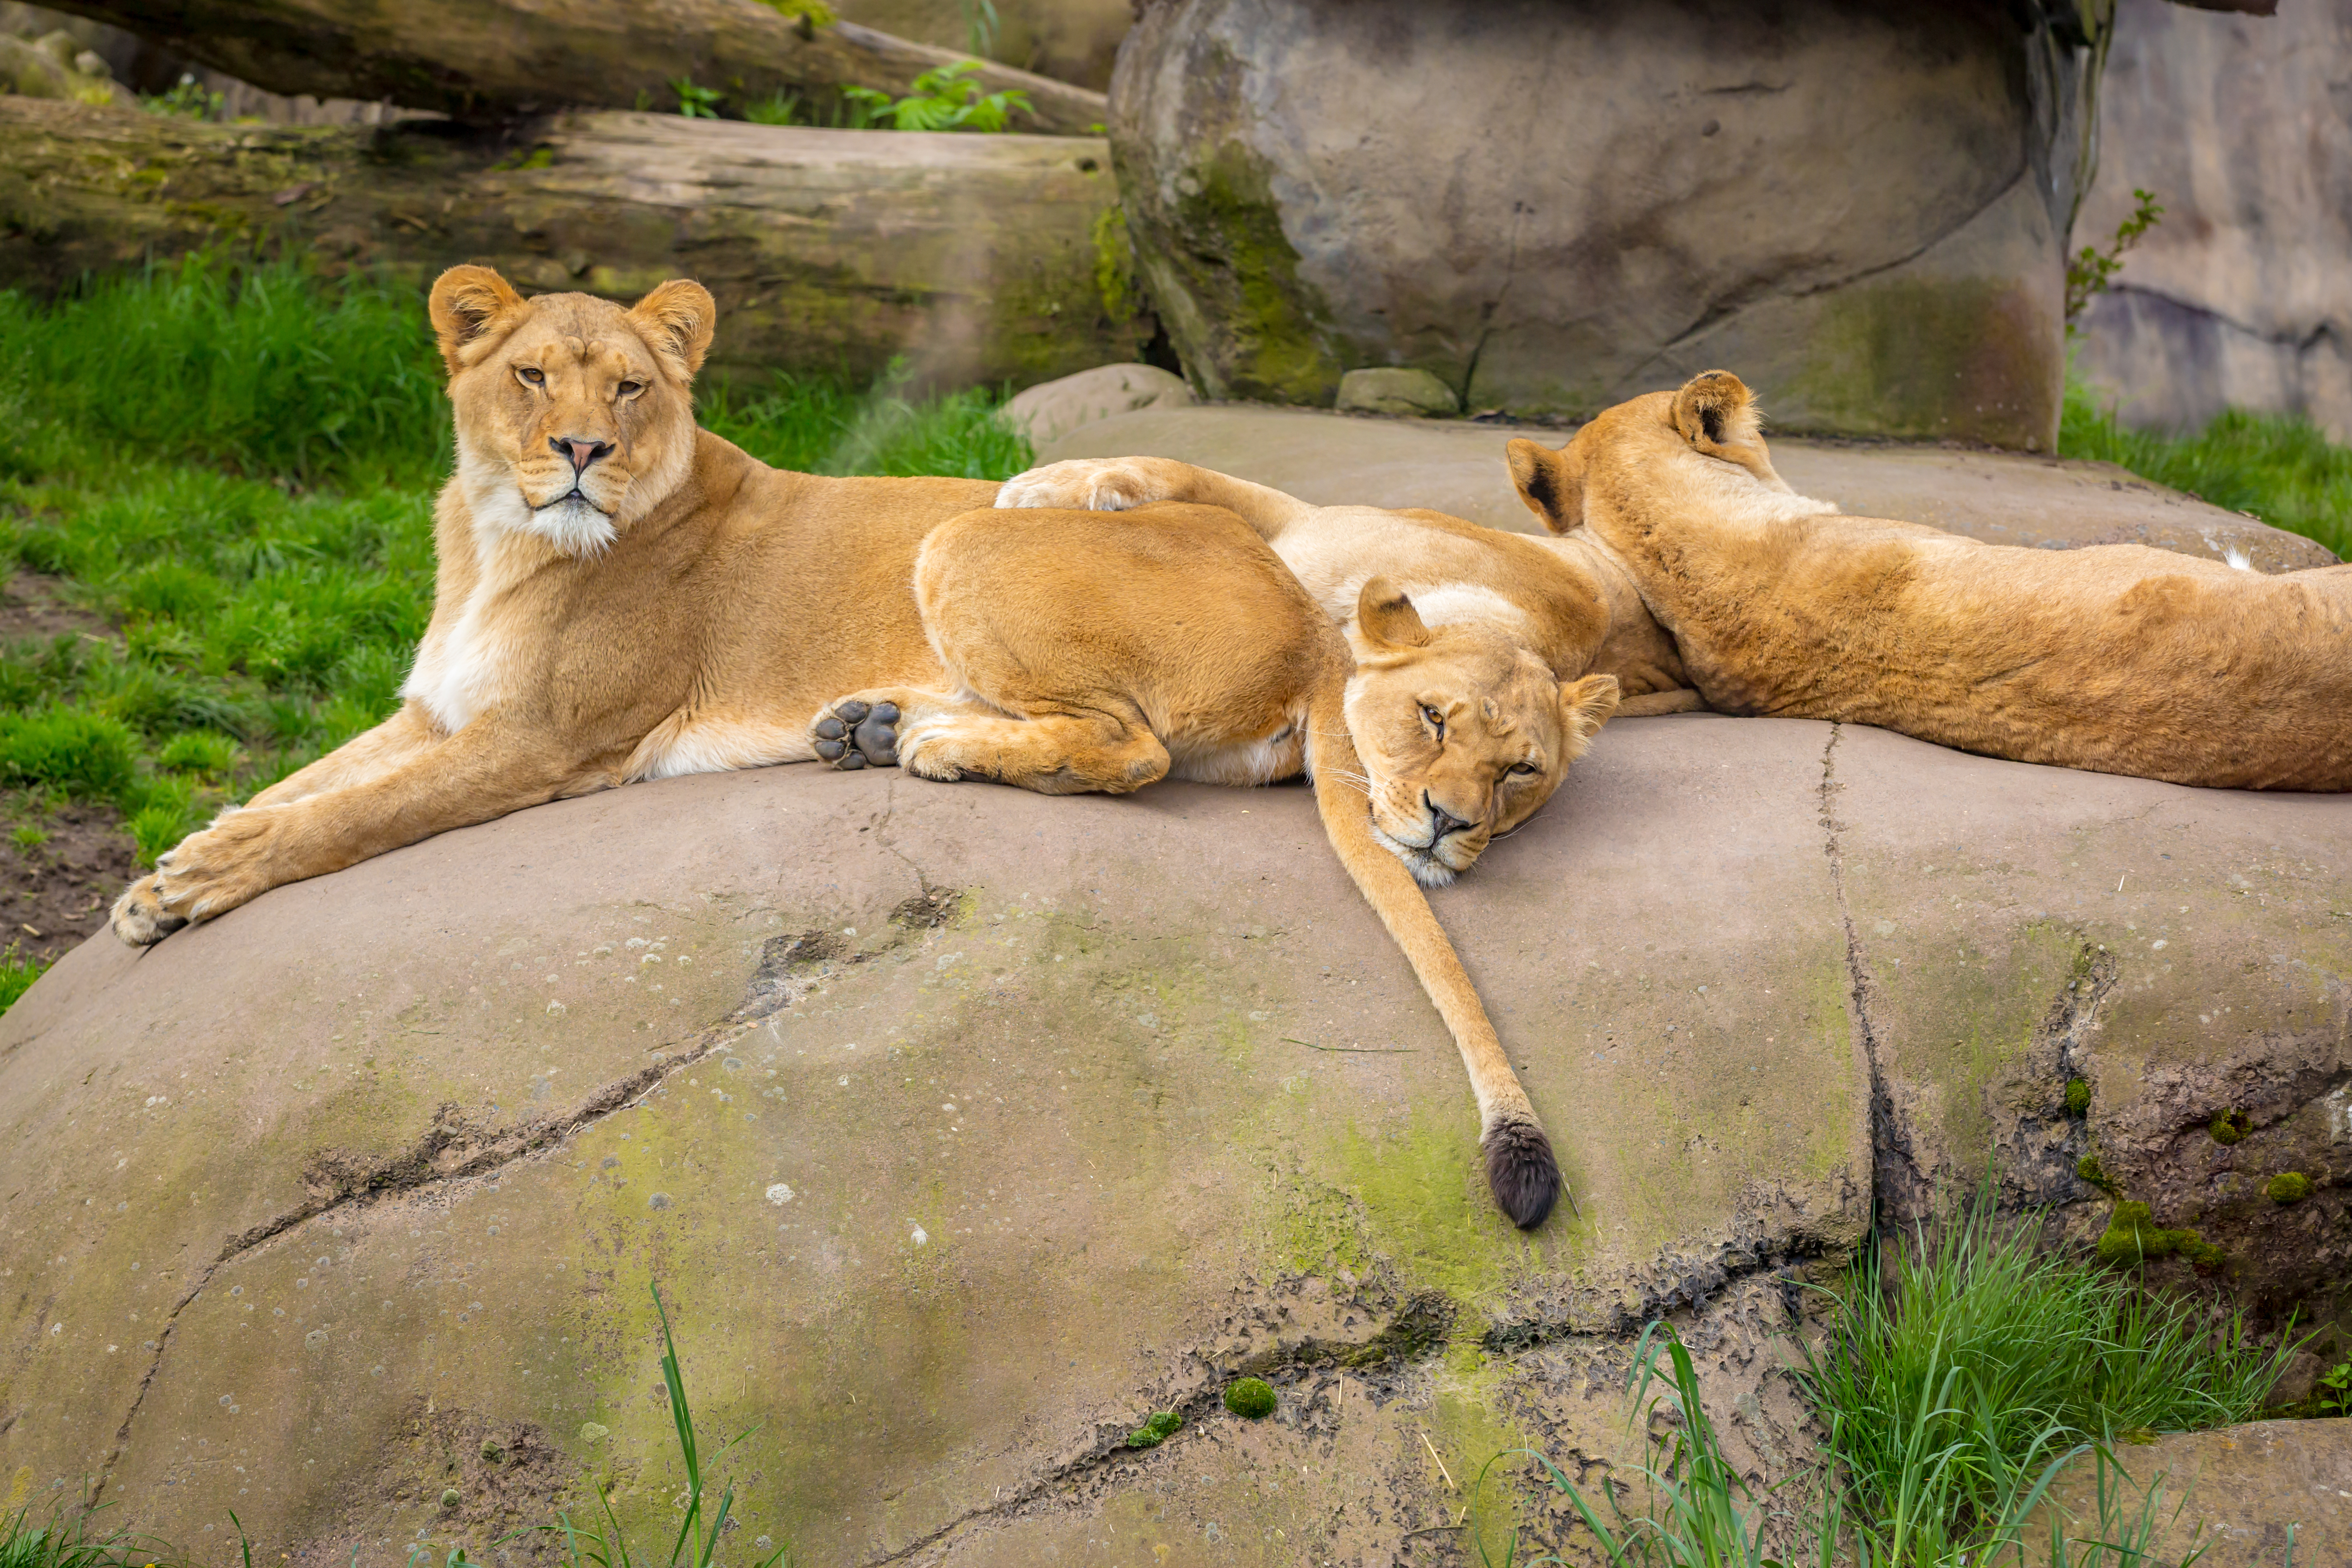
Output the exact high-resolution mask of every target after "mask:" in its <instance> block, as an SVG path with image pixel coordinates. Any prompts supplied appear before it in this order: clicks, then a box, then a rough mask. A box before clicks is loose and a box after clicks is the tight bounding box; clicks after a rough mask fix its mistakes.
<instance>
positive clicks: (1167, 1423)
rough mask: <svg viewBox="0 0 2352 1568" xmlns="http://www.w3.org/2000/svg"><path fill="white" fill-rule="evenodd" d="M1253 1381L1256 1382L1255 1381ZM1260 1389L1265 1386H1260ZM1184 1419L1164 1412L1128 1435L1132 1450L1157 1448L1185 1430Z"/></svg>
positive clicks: (1128, 1443)
mask: <svg viewBox="0 0 2352 1568" xmlns="http://www.w3.org/2000/svg"><path fill="white" fill-rule="evenodd" d="M1252 1381H1255V1380H1254V1379H1253V1380H1252ZM1258 1386H1259V1387H1260V1388H1264V1387H1265V1384H1262V1383H1261V1384H1258ZM1183 1426H1184V1418H1183V1417H1182V1416H1181V1415H1177V1414H1176V1412H1174V1411H1173V1410H1163V1411H1161V1412H1160V1414H1159V1415H1154V1416H1153V1417H1152V1418H1151V1419H1150V1420H1149V1421H1146V1422H1145V1423H1144V1424H1143V1425H1142V1426H1138V1427H1137V1428H1136V1429H1135V1430H1134V1431H1132V1432H1129V1434H1128V1435H1127V1446H1128V1447H1130V1448H1157V1447H1160V1444H1162V1443H1165V1442H1166V1441H1168V1439H1169V1438H1171V1437H1173V1436H1176V1434H1177V1433H1178V1432H1179V1431H1181V1430H1182V1429H1183Z"/></svg>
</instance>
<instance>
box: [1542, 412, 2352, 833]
mask: <svg viewBox="0 0 2352 1568" xmlns="http://www.w3.org/2000/svg"><path fill="white" fill-rule="evenodd" d="M1509 458H1510V464H1511V473H1512V476H1513V478H1514V479H1517V482H1518V487H1519V493H1520V496H1521V498H1522V499H1523V500H1526V502H1527V504H1528V507H1529V508H1530V509H1531V510H1533V511H1534V512H1535V514H1536V515H1537V516H1538V517H1539V518H1541V519H1542V520H1543V521H1544V523H1545V525H1546V526H1547V527H1549V528H1550V529H1551V530H1552V531H1554V532H1556V533H1563V534H1567V535H1569V537H1570V538H1571V539H1573V538H1577V537H1582V538H1585V539H1588V540H1590V541H1591V544H1592V546H1593V547H1594V548H1596V549H1598V550H1601V551H1602V552H1606V553H1608V554H1610V555H1612V556H1613V557H1614V558H1615V559H1616V560H1618V561H1619V562H1621V563H1622V564H1623V567H1624V569H1625V570H1626V571H1627V572H1629V573H1630V574H1632V577H1633V581H1634V582H1635V583H1636V584H1638V585H1639V586H1640V589H1641V594H1642V597H1643V601H1644V602H1645V603H1646V604H1647V605H1649V608H1650V611H1651V613H1652V614H1653V615H1654V616H1656V617H1657V619H1658V622H1659V624H1660V625H1662V626H1664V627H1665V628H1666V630H1668V631H1669V632H1671V633H1673V635H1674V637H1675V642H1676V644H1677V645H1678V646H1679V647H1680V649H1681V653H1682V660H1683V665H1684V668H1685V670H1686V671H1687V672H1688V675H1689V678H1690V681H1691V684H1692V685H1693V686H1694V687H1696V689H1698V690H1699V691H1700V692H1701V693H1702V694H1703V695H1704V696H1705V697H1706V702H1707V706H1709V707H1710V708H1714V709H1716V710H1718V711H1721V712H1726V713H1772V714H1780V715H1784V716H1787V717H1790V718H1803V719H1839V720H1845V721H1851V722H1853V723H1861V724H1876V725H1879V726H1882V727H1883V728H1885V729H1889V730H1895V731H1901V732H1902V733H1904V734H1906V735H1915V736H1917V737H1918V738H1919V739H1921V740H1924V741H1934V742H1938V743H1939V744H1942V745H1947V746H1954V747H1958V748H1959V749H1960V750H1962V751H1969V752H1983V753H1984V754H1986V755H1988V756H1995V757H2009V758H2013V759H2015V760H2017V761H2019V762H2028V763H2054V764H2056V765H2058V766H2061V767H2069V768H2084V769H2089V770H2092V771H2094V772H2097V773H2129V774H2134V775H2136V776H2138V777H2141V778H2152V779H2168V780H2170V781H2171V782H2172V783H2175V784H2209V785H2215V786H2220V787H2225V788H2237V789H2294V790H2341V789H2347V788H2352V566H2328V567H2319V568H2315V569H2313V570H2310V571H2305V572H2291V573H2285V574H2281V575H2278V576H2274V577H2273V576H2264V575H2263V574H2261V573H2257V572H2250V571H2246V570H2243V569H2241V568H2232V567H2231V566H2229V565H2226V564H2224V563H2221V562H2218V561H2205V560H2200V559H2198V558H2196V557H2194V556H2189V555H2181V554H2177V553H2175V552H2170V551H2165V550H2151V549H2149V548H2147V547H2146V546H2144V545H2137V544H2102V545H2093V546H2090V547H2088V548H2085V549H2081V550H2028V549H2021V548H2018V547H2015V546H2008V545H1997V544H1986V543H1982V542H1979V541H1977V540H1973V539H1964V538H1960V537H1958V536H1957V535H1954V534H1949V533H1945V532H1942V531H1938V530H1937V529H1933V528H1926V527H1922V526H1920V525H1918V524H1916V523H1909V522H1890V521H1885V519H1882V518H1864V517H1846V516H1843V515H1841V514H1840V513H1839V512H1838V510H1837V508H1836V507H1835V506H1834V505H1833V504H1832V503H1830V502H1827V501H1818V500H1808V499H1807V498H1805V497H1803V496H1801V495H1798V494H1797V493H1796V492H1795V491H1794V490H1792V489H1790V488H1789V486H1788V484H1787V483H1786V482H1784V481H1783V480H1782V479H1781V478H1780V475H1779V474H1778V473H1776V472H1775V471H1774V470H1773V468H1772V458H1771V455H1770V454H1769V452H1767V451H1766V449H1765V447H1764V438H1763V437H1762V435H1761V434H1760V422H1759V416H1758V411H1757V408H1756V403H1755V399H1754V398H1753V397H1751V396H1750V395H1749V394H1748V388H1747V387H1746V386H1744V385H1742V384H1740V381H1739V378H1738V376H1735V375H1732V374H1729V373H1727V372H1725V371H1708V372H1706V373H1705V374H1701V375H1697V376H1695V377H1693V378H1692V379H1691V380H1690V381H1689V382H1687V383H1685V384H1684V385H1683V387H1682V389H1681V390H1680V391H1677V392H1657V393H1652V394H1650V395H1648V396H1645V397H1637V398H1634V399H1633V401H1632V402H1630V403H1622V404H1620V405H1617V406H1616V407H1614V408H1611V409H1609V410H1607V411H1605V412H1604V413H1602V414H1601V416H1599V417H1597V418H1595V419H1594V420H1593V421H1592V422H1591V424H1589V425H1587V426H1584V427H1583V428H1582V429H1580V430H1579V431H1578V432H1577V433H1576V436H1575V438H1574V439H1572V440H1570V442H1569V443H1568V445H1567V446H1566V447H1562V448H1561V449H1560V450H1559V451H1557V452H1555V451H1551V450H1549V448H1547V447H1542V446H1539V445H1538V444H1537V443H1536V442H1533V441H1527V440H1518V441H1513V442H1512V443H1511V444H1510V448H1509Z"/></svg>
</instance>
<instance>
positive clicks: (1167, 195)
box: [1110, 0, 2108, 451]
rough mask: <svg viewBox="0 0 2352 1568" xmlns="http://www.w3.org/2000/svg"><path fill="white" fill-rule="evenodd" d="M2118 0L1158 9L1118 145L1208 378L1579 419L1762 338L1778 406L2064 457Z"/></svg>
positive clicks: (1142, 30) (1118, 119)
mask: <svg viewBox="0 0 2352 1568" xmlns="http://www.w3.org/2000/svg"><path fill="white" fill-rule="evenodd" d="M2107 8H2108V7H2107V6H2106V5H2105V3H2104V0H2086V3H2085V4H2084V5H2082V6H2080V7H2078V6H2076V5H2074V4H2071V3H2068V0H2058V3H2055V4H2046V5H2021V6H2011V7H1997V6H1980V7H1979V6H1931V7H1925V8H1920V7H1910V8H1906V7H1893V6H1871V5H1847V4H1839V3H1832V0H1803V3H1800V4H1794V5H1782V6H1780V7H1776V8H1775V9H1774V10H1773V11H1772V12H1771V13H1770V14H1769V16H1766V15H1764V14H1760V13H1759V12H1757V11H1756V10H1755V9H1754V7H1752V6H1744V5H1733V4H1728V3H1726V0H1659V3H1656V4H1652V5H1637V6H1603V5H1528V4H1524V3H1522V0H1470V3H1465V4H1455V5H1428V4H1425V3H1424V0H1360V3H1358V4H1354V5H1315V4H1311V3H1308V0H1155V3H1154V4H1152V5H1150V6H1149V7H1148V8H1147V9H1146V10H1145V11H1144V13H1143V15H1142V17H1141V19H1140V21H1139V23H1138V24H1137V26H1136V30H1135V31H1134V32H1133V33H1131V34H1130V35H1129V38H1128V41H1127V43H1126V45H1125V46H1124V47H1122V48H1121V50H1120V54H1119V64H1118V73H1117V75H1116V76H1115V77H1114V78H1113V80H1112V85H1111V120H1110V126H1111V140H1112V143H1113V146H1114V147H1115V149H1116V151H1117V153H1118V160H1119V175H1120V188H1121V191H1122V194H1123V196H1124V199H1125V204H1126V210H1127V216H1128V221H1129V226H1130V228H1131V230H1132V231H1133V235H1134V243H1135V247H1136V254H1137V260H1138V264H1139V269H1140V273H1141V276H1142V277H1143V278H1144V279H1146V281H1147V282H1148V284H1149V286H1150V290H1151V293H1152V296H1153V299H1154V300H1155V302H1156V304H1157V306H1158V308H1159V310H1160V313H1161V316H1162V319H1163V320H1164V321H1165V322H1166V324H1167V326H1168V329H1169V331H1170V332H1171V336H1172V338H1173V339H1174V342H1175V344H1176V347H1177V349H1178V351H1179V352H1180V353H1181V355H1182V357H1183V360H1184V363H1185V367H1186V370H1187V373H1188V374H1190V375H1191V376H1192V379H1193V381H1194V383H1195V384H1197V385H1198V386H1199V388H1200V389H1201V390H1202V393H1203V394H1204V395H1208V396H1212V397H1219V398H1224V397H1238V398H1256V399H1263V400H1266V401H1272V402H1280V403H1294V404H1309V405H1323V406H1328V405H1330V404H1331V402H1332V399H1333V397H1334V395H1335V394H1336V392H1337V390H1338V387H1339V380H1340V377H1341V376H1342V375H1343V374H1345V373H1346V372H1348V371H1350V370H1355V369H1359V368H1364V367H1372V366H1383V365H1402V366H1410V367H1413V368H1417V369H1421V370H1424V371H1427V372H1429V373H1431V374H1433V375H1434V376H1435V377H1436V378H1437V380H1439V381H1440V382H1442V383H1444V384H1445V385H1446V386H1447V387H1450V388H1452V389H1453V390H1454V394H1455V395H1456V396H1457V397H1458V398H1459V400H1460V406H1461V407H1462V408H1463V409H1464V410H1465V411H1467V412H1477V411H1480V410H1484V409H1493V408H1500V409H1505V410H1507V411H1509V412H1511V413H1514V414H1518V415H1523V416H1536V417H1543V416H1554V417H1585V416H1590V415H1591V414H1594V413H1596V412H1598V411H1599V410H1600V409H1601V408H1603V407H1606V406H1608V405H1611V404H1614V403H1617V402H1620V401H1622V399H1623V398H1625V397H1627V396H1629V395H1633V394H1634V393H1638V392H1643V391H1647V390H1649V389H1650V388H1652V387H1653V386H1657V385H1673V384H1675V383H1677V382H1679V381H1682V380H1683V379H1685V377H1687V376H1689V375H1690V374H1694V373H1696V372H1697V371H1700V370H1703V369H1706V368H1707V367H1708V366H1710V365H1718V364H1736V365H1738V367H1739V371H1740V374H1741V375H1742V376H1743V377H1745V378H1746V379H1747V380H1748V383H1749V384H1751V385H1753V386H1755V387H1757V388H1758V389H1759V392H1760V393H1761V394H1762V395H1763V398H1764V401H1765V403H1766V404H1767V405H1768V406H1769V407H1770V408H1771V410H1772V413H1773V416H1774V419H1775V422H1776V424H1777V425H1779V426H1781V427H1784V428H1789V429H1794V430H1814V431H1831V432H1840V433H1859V434H1869V435H1879V436H1903V437H1964V438H1967V439H1969V440H1974V441H1980V442H1987V443H1990V444H1992V445H1995V446H2000V447H2022V448H2025V449H2029V450H2043V451H2046V450H2049V449H2051V447H2053V445H2054V442H2055V438H2056V433H2057V419H2058V408H2059V397H2060V387H2061V380H2062V369H2063V365H2062V361H2063V352H2062V350H2063V334H2062V320H2061V318H2062V315H2063V300H2062V274H2063V266H2062V262H2061V250H2062V247H2063V243H2064V240H2065V237H2066V232H2067V225H2068V221H2069V219H2070V218H2071V217H2072V216H2073V211H2074V199H2075V193H2076V187H2077V184H2078V180H2079V178H2080V177H2081V176H2083V175H2084V174H2086V172H2087V166H2088V165H2087V153H2088V150H2089V148H2088V140H2089V138H2088V132H2089V128H2090V127H2089V121H2088V119H2087V116H2086V112H2085V108H2086V97H2085V95H2086V93H2087V91H2088V89H2089V87H2090V85H2091V83H2092V80H2093V74H2092V73H2093V71H2094V69H2095V65H2094V61H2095V50H2093V49H2092V48H2091V47H2089V44H2088V41H2087V40H2088V39H2090V38H2091V37H2095V35H2096V33H2097V30H2098V27H2099V26H2100V25H2101V23H2102V21H2103V19H2104V16H2105V12H2106V10H2107Z"/></svg>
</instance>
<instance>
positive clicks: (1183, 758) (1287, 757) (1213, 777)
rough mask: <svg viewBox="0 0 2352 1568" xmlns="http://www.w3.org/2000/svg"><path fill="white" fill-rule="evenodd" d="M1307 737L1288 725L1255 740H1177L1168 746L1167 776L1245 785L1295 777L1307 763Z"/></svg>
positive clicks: (1200, 781)
mask: <svg viewBox="0 0 2352 1568" xmlns="http://www.w3.org/2000/svg"><path fill="white" fill-rule="evenodd" d="M1306 738H1307V737H1306V732H1305V731H1302V730H1301V729H1300V728H1299V727H1298V726H1297V725H1296V724H1285V725H1284V726H1283V727H1282V728H1281V729H1279V730H1277V731H1275V732H1274V733H1273V734H1271V735H1265V736H1261V737H1259V738H1258V739H1257V740H1255V741H1244V742H1233V743H1227V744H1224V745H1201V744H1194V745H1189V746H1188V745H1186V744H1184V743H1183V742H1181V741H1178V742H1174V743H1171V744H1170V745H1169V747H1168V763H1169V766H1168V776H1169V777H1170V778H1176V779H1191V780H1192V781H1194V782H1195V783H1198V784H1234V785H1240V786H1243V787H1247V786H1249V785H1252V784H1272V783H1274V782H1275V781H1276V779H1286V778H1295V777H1297V775H1298V774H1299V773H1302V772H1304V771H1305V768H1306V765H1307V764H1306Z"/></svg>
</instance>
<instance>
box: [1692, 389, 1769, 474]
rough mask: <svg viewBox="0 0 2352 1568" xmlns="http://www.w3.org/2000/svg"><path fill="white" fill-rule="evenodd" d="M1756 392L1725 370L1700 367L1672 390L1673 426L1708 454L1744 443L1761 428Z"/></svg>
mask: <svg viewBox="0 0 2352 1568" xmlns="http://www.w3.org/2000/svg"><path fill="white" fill-rule="evenodd" d="M1763 425H1764V421H1763V417H1762V415H1761V412H1760V411H1759V409H1758V408H1757V406H1756V395H1755V394H1754V393H1752V392H1750V391H1748V385H1747V384H1746V383H1745V382H1743V381H1741V380H1740V379H1739V378H1738V376H1736V375H1734V374H1731V373H1730V372H1729V371H1727V370H1703V371H1701V372H1699V373H1698V374H1696V375H1695V376H1693V377H1691V378H1690V379H1689V380H1688V381H1686V382H1685V383H1683V387H1682V390H1681V391H1680V392H1677V393H1675V429H1676V430H1678V431H1680V432H1681V433H1682V437H1683V439H1684V440H1685V441H1688V442H1689V443H1690V444H1691V445H1692V446H1694V447H1697V448H1698V449H1699V450H1700V451H1702V452H1705V453H1706V454H1707V456H1709V457H1720V456H1722V455H1723V451H1724V448H1725V447H1745V446H1747V445H1748V443H1749V442H1751V441H1753V440H1755V439H1756V437H1758V436H1759V434H1761V432H1762V430H1763Z"/></svg>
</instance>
